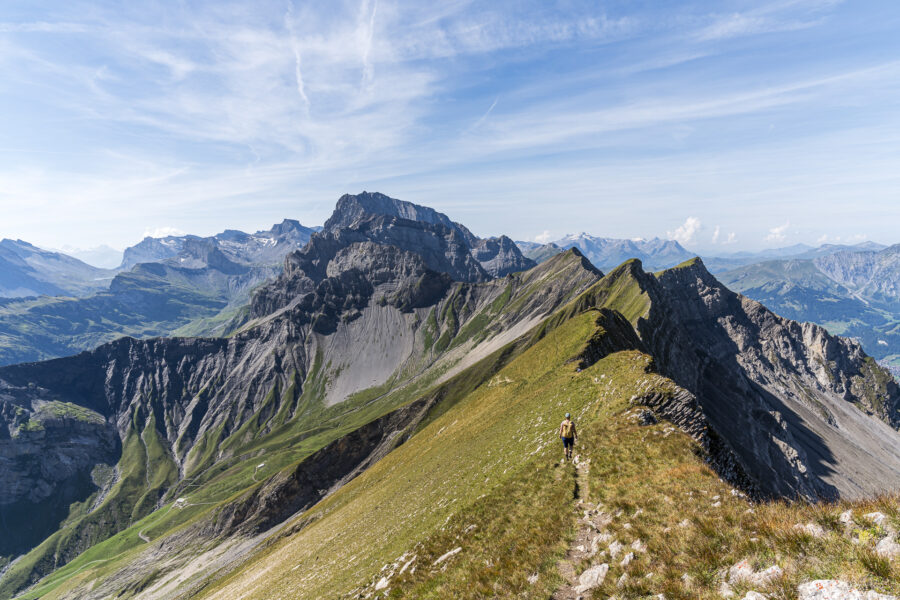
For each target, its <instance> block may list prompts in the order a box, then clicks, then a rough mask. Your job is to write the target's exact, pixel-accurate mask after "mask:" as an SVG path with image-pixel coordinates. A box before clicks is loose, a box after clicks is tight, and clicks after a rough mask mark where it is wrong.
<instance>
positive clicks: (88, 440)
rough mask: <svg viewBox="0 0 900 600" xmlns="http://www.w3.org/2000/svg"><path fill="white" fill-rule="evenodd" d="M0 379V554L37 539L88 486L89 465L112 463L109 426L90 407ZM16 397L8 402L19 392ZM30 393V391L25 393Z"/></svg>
mask: <svg viewBox="0 0 900 600" xmlns="http://www.w3.org/2000/svg"><path fill="white" fill-rule="evenodd" d="M24 391H25V390H22V389H16V388H15V387H12V386H9V385H0V424H2V425H4V427H3V428H2V429H0V555H5V556H9V555H11V554H16V553H18V552H21V551H23V550H27V549H29V548H30V547H31V546H33V545H34V544H36V543H38V542H40V541H41V540H42V539H43V538H44V537H46V536H47V535H48V534H50V533H52V532H53V531H54V529H55V528H56V524H57V523H58V522H59V521H61V520H62V519H63V518H65V517H66V515H67V514H68V509H69V505H70V504H71V503H72V502H76V501H79V500H81V499H83V498H84V497H85V496H86V495H87V493H89V490H93V489H94V487H95V486H94V484H93V482H92V480H91V471H92V470H93V468H94V466H95V465H97V464H98V463H101V464H102V463H105V464H109V465H112V464H115V462H116V460H117V459H118V456H119V437H118V435H117V434H116V431H115V428H114V427H112V426H111V425H110V424H108V423H107V422H106V421H105V420H104V418H103V417H102V416H101V415H99V414H97V413H95V412H93V411H90V410H85V409H78V408H76V407H71V406H66V405H63V404H61V403H59V402H56V401H54V400H53V399H52V398H53V396H52V395H50V396H49V398H48V395H46V394H44V393H43V390H41V389H36V390H30V394H22V392H24ZM23 395H25V396H26V397H25V399H24V400H25V401H24V402H22V401H21V400H20V403H15V402H10V401H8V400H10V399H13V398H16V397H18V398H21V397H22V396H23ZM29 396H30V397H29Z"/></svg>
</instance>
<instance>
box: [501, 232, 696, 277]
mask: <svg viewBox="0 0 900 600" xmlns="http://www.w3.org/2000/svg"><path fill="white" fill-rule="evenodd" d="M516 244H517V245H518V246H519V248H520V249H521V250H522V252H523V253H524V254H525V255H526V256H528V257H531V258H534V259H535V260H538V261H539V262H540V261H541V260H546V259H547V258H549V257H551V256H553V255H554V254H556V253H559V252H562V251H564V250H568V249H569V248H578V250H580V251H581V253H582V254H584V255H585V256H586V257H587V259H588V260H590V261H591V263H592V264H593V265H594V266H595V267H597V268H598V269H612V268H614V267H616V266H618V265H620V264H622V263H623V262H625V261H626V260H629V259H631V258H636V259H638V260H640V261H641V263H643V265H644V268H646V269H648V270H658V269H666V268H668V267H673V266H675V265H677V264H679V263H682V262H684V261H686V260H689V259H691V258H693V257H694V256H696V254H694V253H693V252H690V251H688V250H685V249H684V248H683V247H682V246H681V244H679V243H678V242H676V241H674V240H663V239H661V238H653V239H650V240H643V239H634V240H626V239H617V238H604V237H596V236H593V235H589V234H587V233H579V234H570V235H567V236H566V237H564V238H562V239H559V240H556V241H555V242H552V243H550V244H538V243H535V242H516Z"/></svg>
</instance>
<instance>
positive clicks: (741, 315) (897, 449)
mask: <svg viewBox="0 0 900 600" xmlns="http://www.w3.org/2000/svg"><path fill="white" fill-rule="evenodd" d="M628 269H629V274H628V278H629V279H631V280H633V281H635V282H637V285H638V286H639V288H640V289H641V290H643V292H644V293H645V294H646V296H647V301H646V304H647V308H646V312H645V313H644V314H643V315H640V316H638V317H637V318H636V319H635V322H636V326H637V330H638V332H639V333H640V336H641V339H642V341H643V342H644V344H646V346H647V348H648V350H649V352H650V354H651V355H652V356H653V357H654V359H655V361H656V362H657V364H658V366H659V369H660V372H661V373H663V374H664V375H666V376H667V377H670V378H671V379H672V380H674V381H675V382H676V383H677V384H678V385H679V386H681V387H682V388H684V389H686V390H688V391H690V392H691V393H692V394H694V395H695V396H696V398H697V399H698V401H699V402H700V405H701V406H702V408H703V412H704V415H705V416H706V419H707V420H708V422H709V424H710V425H711V427H712V429H713V430H714V431H715V433H716V434H717V436H718V437H719V438H720V439H721V440H723V441H724V443H726V444H727V445H728V446H729V447H730V448H731V449H732V450H733V451H734V453H735V455H736V456H737V457H738V458H739V461H740V463H741V465H742V467H743V469H744V470H745V471H746V472H747V474H748V475H749V476H750V477H751V479H752V480H754V481H756V482H757V483H758V485H759V487H760V490H761V492H762V493H763V494H764V495H770V496H804V497H808V498H836V497H847V498H854V497H859V496H865V495H871V494H874V493H877V492H882V491H888V490H892V489H896V488H897V487H898V486H900V458H898V456H900V437H898V435H897V432H896V431H895V430H894V429H893V428H895V427H897V425H898V423H900V420H898V417H900V412H898V411H900V388H898V386H897V384H896V383H895V382H894V381H893V379H892V378H890V377H889V376H885V373H884V371H883V370H882V369H881V368H880V367H878V366H877V365H876V364H875V363H874V361H872V359H870V358H868V357H867V356H866V355H865V353H864V352H863V351H862V349H861V348H860V347H859V345H858V344H857V343H855V342H852V341H850V340H847V339H843V338H838V337H834V336H831V335H829V334H828V333H827V332H826V331H825V330H824V329H823V328H821V327H818V326H816V325H812V324H809V323H804V324H800V323H796V322H794V321H789V320H787V319H782V318H780V317H778V316H777V315H775V314H774V313H772V312H770V311H769V310H767V309H766V308H765V307H764V306H762V305H761V304H759V303H757V302H755V301H753V300H750V299H749V298H745V297H742V296H739V295H737V294H734V293H733V292H731V291H729V290H728V289H727V288H725V287H724V286H722V285H721V284H720V283H719V282H718V281H716V279H715V278H714V277H713V276H712V275H711V274H710V273H709V272H708V271H707V270H706V269H705V268H704V266H703V264H702V262H701V261H700V260H699V259H695V260H694V261H691V262H689V263H686V264H684V265H681V266H679V267H676V268H673V269H669V270H667V271H664V272H662V273H660V274H658V275H657V276H652V275H648V274H646V273H644V272H643V271H641V270H640V268H639V265H637V264H635V263H630V266H629V267H628ZM623 275H624V274H623ZM873 417H875V418H873Z"/></svg>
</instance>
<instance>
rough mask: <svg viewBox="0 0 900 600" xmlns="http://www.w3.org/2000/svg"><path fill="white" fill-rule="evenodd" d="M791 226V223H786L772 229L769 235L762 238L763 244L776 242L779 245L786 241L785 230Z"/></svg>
mask: <svg viewBox="0 0 900 600" xmlns="http://www.w3.org/2000/svg"><path fill="white" fill-rule="evenodd" d="M790 226H791V222H790V221H787V222H786V223H785V224H784V225H779V226H778V227H773V228H772V229H770V230H769V234H768V235H767V236H766V237H764V238H763V241H764V242H777V243H781V242H784V241H785V240H786V239H787V230H788V227H790Z"/></svg>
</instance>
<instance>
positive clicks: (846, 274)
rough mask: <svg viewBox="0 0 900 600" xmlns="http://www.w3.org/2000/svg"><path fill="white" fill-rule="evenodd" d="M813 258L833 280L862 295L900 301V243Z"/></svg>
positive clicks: (893, 301) (882, 299) (879, 299)
mask: <svg viewBox="0 0 900 600" xmlns="http://www.w3.org/2000/svg"><path fill="white" fill-rule="evenodd" d="M814 262H815V264H816V266H817V267H818V268H819V269H821V271H822V272H823V273H825V274H826V275H828V276H829V277H830V278H832V279H833V280H834V281H836V282H838V283H840V284H843V285H845V286H847V287H848V288H850V289H851V290H853V291H854V292H856V293H858V294H860V295H862V296H863V297H866V298H872V299H875V300H877V301H883V302H892V303H900V244H897V245H894V246H890V247H888V248H885V249H884V250H881V251H878V252H872V251H867V252H846V251H845V252H837V253H835V254H831V255H828V256H822V257H819V258H816V259H815V261H814Z"/></svg>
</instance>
